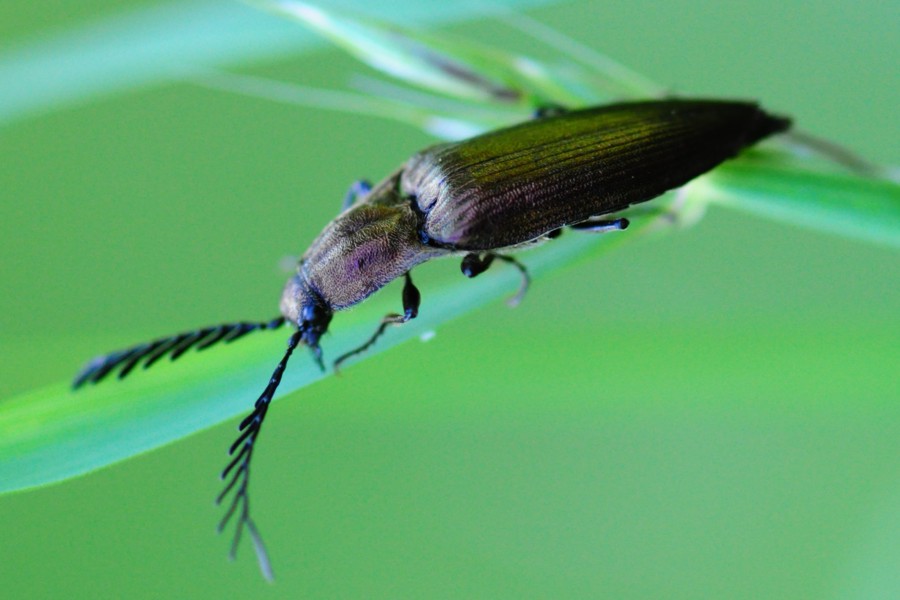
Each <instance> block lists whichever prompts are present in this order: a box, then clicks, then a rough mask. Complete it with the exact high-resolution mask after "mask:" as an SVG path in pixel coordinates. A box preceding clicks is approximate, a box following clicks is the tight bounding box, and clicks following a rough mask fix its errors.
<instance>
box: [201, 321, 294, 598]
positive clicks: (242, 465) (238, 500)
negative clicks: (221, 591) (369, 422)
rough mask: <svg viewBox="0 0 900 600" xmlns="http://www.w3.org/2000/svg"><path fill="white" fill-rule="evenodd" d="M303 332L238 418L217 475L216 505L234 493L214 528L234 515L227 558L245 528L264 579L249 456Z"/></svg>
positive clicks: (268, 573)
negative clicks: (235, 434)
mask: <svg viewBox="0 0 900 600" xmlns="http://www.w3.org/2000/svg"><path fill="white" fill-rule="evenodd" d="M303 334H304V331H303V330H302V329H298V330H297V331H295V332H294V333H293V335H291V337H290V338H289V339H288V344H287V350H285V353H284V356H283V357H282V358H281V362H279V363H278V366H277V367H275V371H274V372H273V373H272V377H271V378H270V379H269V384H268V385H267V386H266V389H264V390H263V393H262V394H260V396H259V398H258V399H257V400H256V403H255V404H254V406H253V411H252V412H251V413H250V414H249V415H247V416H246V417H244V420H243V421H241V424H240V425H239V426H238V431H240V434H239V435H238V437H237V439H236V440H235V441H234V443H233V444H232V445H231V447H230V448H229V449H228V455H229V456H231V457H232V458H231V460H230V461H229V463H228V465H226V466H225V468H224V469H223V470H222V475H221V478H222V479H223V480H227V483H226V484H225V487H224V488H223V489H222V491H221V492H220V493H219V495H218V497H217V498H216V504H221V503H222V501H223V500H224V499H225V498H226V497H227V496H228V495H229V494H230V493H231V492H232V491H234V496H232V498H231V502H230V503H229V505H228V509H227V510H226V511H225V515H224V516H223V517H222V520H221V521H219V527H218V531H219V533H221V532H222V531H223V530H224V529H225V527H226V526H227V525H228V522H229V521H231V518H232V517H233V516H235V515H237V516H238V522H237V526H236V528H235V531H234V537H233V538H232V540H231V553H230V556H231V558H234V556H235V555H236V553H237V547H238V545H239V544H240V541H241V534H242V532H243V530H244V528H245V527H246V528H247V531H249V532H250V535H251V537H252V538H253V547H254V549H255V550H256V556H257V559H258V560H259V567H260V570H261V571H262V573H263V575H264V576H265V577H266V579H270V580H271V579H272V566H271V563H270V562H269V557H268V554H267V553H266V549H265V546H264V545H263V543H262V537H261V536H260V535H259V531H258V530H257V529H256V525H255V524H254V523H253V520H252V519H251V518H250V496H249V494H248V486H249V483H250V459H251V458H253V450H254V448H255V447H256V443H257V441H258V439H259V432H260V431H261V429H262V424H263V420H264V419H265V418H266V413H267V412H268V410H269V404H270V403H271V402H272V397H273V396H274V395H275V390H277V389H278V385H279V384H280V383H281V376H282V375H284V370H285V368H286V367H287V363H288V360H289V359H290V358H291V354H293V352H294V349H295V348H296V347H297V345H298V344H299V343H300V341H301V340H302V339H303Z"/></svg>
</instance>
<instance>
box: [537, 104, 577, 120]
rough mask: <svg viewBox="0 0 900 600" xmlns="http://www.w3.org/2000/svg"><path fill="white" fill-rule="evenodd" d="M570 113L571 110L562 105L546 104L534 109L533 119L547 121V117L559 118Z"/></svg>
mask: <svg viewBox="0 0 900 600" xmlns="http://www.w3.org/2000/svg"><path fill="white" fill-rule="evenodd" d="M567 112H569V109H568V108H566V107H565V106H563V105H562V104H544V105H542V106H538V107H537V108H536V109H534V112H533V113H532V118H534V119H546V118H547V117H558V116H559V115H564V114H566V113H567Z"/></svg>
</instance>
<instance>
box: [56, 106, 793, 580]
mask: <svg viewBox="0 0 900 600" xmlns="http://www.w3.org/2000/svg"><path fill="white" fill-rule="evenodd" d="M789 126H790V121H789V120H788V119H786V118H782V117H777V116H772V115H770V114H768V113H766V112H764V111H763V110H762V109H760V108H759V107H758V106H757V105H756V104H755V103H752V102H737V101H721V100H682V99H669V100H657V101H646V102H632V103H621V104H613V105H607V106H599V107H594V108H586V109H580V110H572V111H565V110H553V111H546V113H544V114H538V115H536V118H534V119H533V120H530V121H527V122H524V123H521V124H519V125H515V126H512V127H508V128H505V129H500V130H497V131H492V132H488V133H485V134H482V135H479V136H476V137H473V138H471V139H468V140H464V141H460V142H451V143H444V144H438V145H435V146H431V147H429V148H426V149H425V150H423V151H421V152H419V153H417V154H415V155H414V156H413V157H412V158H410V159H409V160H408V161H406V163H404V164H403V165H402V166H401V167H400V168H399V169H397V170H396V171H394V172H393V173H391V174H390V175H389V176H388V177H386V178H385V179H384V180H383V181H381V183H379V184H377V185H376V186H374V187H373V186H371V185H369V184H368V183H365V182H358V183H357V184H355V185H354V186H353V187H352V188H351V190H350V193H349V194H348V196H347V199H346V201H345V208H344V210H343V211H342V212H341V213H340V214H339V215H338V216H337V217H336V218H335V219H334V220H333V221H332V222H331V223H329V224H328V225H326V226H325V229H324V230H323V231H322V232H321V233H320V234H319V236H318V237H317V238H316V239H315V240H314V241H313V243H312V244H311V245H310V247H309V249H307V251H306V252H305V253H304V254H303V256H302V258H301V259H300V261H299V264H298V266H297V271H296V274H295V275H293V276H292V277H291V278H290V279H289V280H288V282H287V285H286V286H285V288H284V292H283V294H282V297H281V305H280V308H281V315H280V316H279V317H278V318H276V319H274V320H272V321H268V322H261V323H245V322H241V323H230V324H224V325H218V326H215V327H207V328H204V329H198V330H195V331H191V332H187V333H182V334H179V335H175V336H170V337H165V338H161V339H158V340H156V341H153V342H149V343H146V344H140V345H138V346H134V347H132V348H128V349H125V350H121V351H118V352H112V353H110V354H107V355H104V356H100V357H98V358H95V359H94V360H92V361H91V362H90V363H88V364H87V365H86V366H85V367H84V368H83V369H82V371H81V372H80V373H79V374H78V375H77V376H76V378H75V381H74V383H73V385H74V387H75V388H78V387H80V386H82V385H83V384H85V383H97V382H99V381H101V380H103V379H104V378H106V377H107V375H109V374H110V373H112V372H115V371H117V372H118V377H119V378H122V377H125V376H126V375H128V374H129V373H130V372H132V371H133V369H134V368H135V367H136V366H138V365H139V364H142V365H143V367H145V368H146V367H148V366H150V365H152V364H153V363H155V362H156V361H157V360H159V359H160V358H162V357H164V356H169V357H170V358H171V359H176V358H178V357H179V356H181V355H182V354H184V352H186V351H187V350H189V349H190V348H197V349H204V348H208V347H210V346H212V345H213V344H216V343H218V342H222V341H234V340H236V339H237V338H240V337H242V336H244V335H246V334H248V333H250V332H252V331H258V330H264V329H276V328H278V327H281V326H283V325H285V324H286V323H289V324H290V326H291V327H293V328H294V331H293V333H292V334H291V336H290V338H289V339H288V344H287V350H286V351H285V353H284V356H283V357H282V359H281V361H280V362H279V363H278V365H277V367H276V368H275V371H274V372H273V374H272V377H271V379H270V380H269V383H268V385H267V386H266V387H265V389H264V390H263V392H262V394H261V395H260V396H259V398H258V399H257V400H256V403H255V405H254V407H253V410H252V412H251V413H250V414H249V415H248V416H247V417H246V418H245V419H244V420H243V421H242V422H241V424H240V426H239V431H240V433H239V435H238V437H237V439H236V440H235V442H234V443H233V444H232V445H231V447H230V449H229V453H230V455H231V461H230V462H229V463H228V465H227V466H226V467H225V469H224V471H223V472H222V478H223V479H225V480H227V483H226V485H225V487H224V489H223V490H222V493H221V494H220V495H219V497H218V499H217V502H219V503H221V502H222V501H223V500H225V499H226V498H227V497H228V496H229V494H232V495H231V500H230V502H229V505H228V509H227V511H226V513H225V515H224V517H223V519H222V521H221V522H220V525H219V529H220V531H221V530H222V529H223V528H224V527H225V526H226V525H227V523H228V522H229V521H230V519H231V518H232V517H234V516H235V515H237V518H238V523H237V526H236V529H235V535H234V538H233V542H232V550H231V551H232V555H234V552H235V551H236V547H237V543H238V541H239V538H240V535H241V532H242V530H243V529H244V528H245V527H246V529H247V531H248V532H249V533H250V535H251V536H252V538H253V541H254V544H255V547H256V549H257V554H258V556H259V559H260V564H261V565H262V569H263V572H264V574H265V575H266V576H267V577H271V568H270V566H269V561H268V558H267V557H266V553H265V550H264V549H263V545H262V541H261V539H260V536H259V534H258V532H257V530H256V526H255V525H254V523H253V520H252V519H251V517H250V514H249V496H248V491H247V489H248V483H249V466H250V459H251V456H252V453H253V448H254V443H255V442H256V440H257V437H258V436H259V432H260V428H261V427H262V423H263V420H264V419H265V416H266V413H267V411H268V409H269V405H270V402H271V400H272V397H273V395H274V393H275V390H276V389H277V387H278V384H279V383H280V381H281V377H282V374H283V373H284V370H285V367H286V366H287V362H288V359H289V358H290V356H291V354H292V353H293V351H294V349H295V348H296V347H297V346H298V345H300V344H303V345H305V346H306V347H307V348H309V349H310V350H311V352H312V355H313V358H314V360H315V361H316V362H317V363H318V365H319V366H320V367H321V368H322V369H324V368H325V366H324V361H323V358H322V350H321V348H320V346H319V340H320V338H321V337H322V335H323V334H324V333H325V331H326V330H327V329H328V325H329V323H330V322H331V319H332V316H333V315H334V313H335V312H337V311H340V310H342V309H345V308H348V307H351V306H353V305H355V304H358V303H360V302H362V301H363V300H365V299H366V298H368V297H369V296H371V295H372V294H373V293H375V292H376V291H377V290H378V289H380V288H381V287H383V286H385V285H386V284H388V283H389V282H391V281H393V280H394V279H397V278H400V277H402V278H403V279H404V285H403V292H402V305H403V312H402V313H400V314H389V315H386V316H385V317H384V318H383V319H382V321H381V323H380V325H379V326H378V328H377V330H376V331H375V333H374V334H373V335H372V336H371V338H369V340H368V341H366V342H365V343H364V344H362V345H360V346H359V347H358V348H356V349H355V350H353V351H351V352H349V353H347V354H344V355H343V356H340V357H338V358H337V359H336V360H335V361H334V366H335V368H337V367H338V366H339V365H340V363H342V362H343V361H344V360H346V359H347V358H349V357H351V356H353V355H356V354H358V353H360V352H363V351H365V350H366V349H367V348H369V347H370V346H371V345H372V344H373V343H375V341H376V340H377V339H378V337H379V336H380V335H381V334H382V333H383V332H384V331H385V329H386V327H387V326H388V325H391V324H400V323H405V322H407V321H409V320H410V319H414V318H415V317H416V315H417V314H418V311H419V302H420V298H421V296H420V293H419V290H418V289H417V288H416V286H415V285H414V284H413V281H412V278H411V276H410V271H411V270H412V269H413V268H414V267H416V266H417V265H419V264H421V263H423V262H425V261H428V260H431V259H433V258H439V257H445V256H457V257H461V258H462V262H461V268H462V272H463V274H464V275H465V276H467V277H475V276H477V275H479V274H481V273H483V272H484V271H485V270H487V269H488V268H489V267H490V266H491V264H492V263H493V261H495V260H501V261H504V262H506V263H509V264H512V265H514V266H515V267H516V268H517V269H518V270H519V271H520V273H521V275H522V286H521V289H520V290H519V293H518V295H517V296H516V300H518V299H520V298H521V296H522V294H523V293H524V291H525V289H526V288H527V285H528V282H529V279H528V272H527V270H526V268H525V266H524V265H523V264H522V263H520V262H519V261H518V259H516V258H514V257H513V256H511V255H510V254H508V252H512V251H515V250H518V249H521V248H522V247H525V246H530V245H534V244H538V243H541V242H544V241H546V240H549V239H552V238H554V237H556V236H557V235H558V234H559V233H560V232H561V230H562V229H563V228H569V229H574V230H582V231H592V232H606V231H613V230H621V229H625V228H626V227H627V225H628V221H627V220H626V219H624V218H614V214H615V213H617V212H619V211H621V210H623V209H626V208H628V207H629V206H631V205H633V204H636V203H639V202H645V201H647V200H651V199H653V198H655V197H657V196H659V195H661V194H662V193H664V192H666V191H668V190H671V189H673V188H676V187H679V186H681V185H684V184H685V183H687V182H688V181H690V180H691V179H693V178H695V177H697V176H699V175H701V174H703V173H705V172H707V171H709V170H710V169H712V168H714V167H715V166H716V165H718V164H720V163H721V162H723V161H725V160H727V159H729V158H731V157H734V156H735V155H737V154H738V153H739V152H741V150H743V149H745V148H747V147H749V146H751V145H753V144H755V143H756V142H758V141H759V140H761V139H763V138H765V137H767V136H769V135H772V134H774V133H778V132H781V131H784V130H786V129H787V128H788V127H789Z"/></svg>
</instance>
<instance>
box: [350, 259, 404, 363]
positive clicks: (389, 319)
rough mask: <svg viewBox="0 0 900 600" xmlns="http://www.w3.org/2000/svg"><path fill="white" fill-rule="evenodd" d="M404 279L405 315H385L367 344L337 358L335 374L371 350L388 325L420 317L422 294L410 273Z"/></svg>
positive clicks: (400, 323)
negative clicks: (356, 357)
mask: <svg viewBox="0 0 900 600" xmlns="http://www.w3.org/2000/svg"><path fill="white" fill-rule="evenodd" d="M404 277H405V278H406V281H405V282H404V283H403V314H402V315H398V314H397V313H390V314H387V315H385V316H384V318H383V319H381V324H380V325H379V326H378V329H376V330H375V333H374V334H373V335H372V337H370V338H369V340H368V341H367V342H366V343H365V344H363V345H362V346H359V347H357V348H354V349H353V350H351V351H350V352H346V353H344V354H342V355H340V356H339V357H337V359H336V360H335V361H334V370H335V372H337V371H338V369H339V368H340V366H341V363H342V362H344V361H345V360H347V359H348V358H351V357H353V356H356V355H357V354H362V353H363V352H365V351H366V350H368V349H369V348H371V347H372V345H373V344H374V343H375V341H376V340H377V339H378V338H379V337H381V335H382V334H383V333H384V331H385V329H387V326H388V325H402V324H403V323H406V322H407V321H410V320H412V319H415V318H416V316H418V314H419V304H420V303H421V301H422V294H421V293H420V292H419V288H417V287H416V286H415V284H413V282H412V277H410V276H409V273H408V272H407V273H406V275H404Z"/></svg>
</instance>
